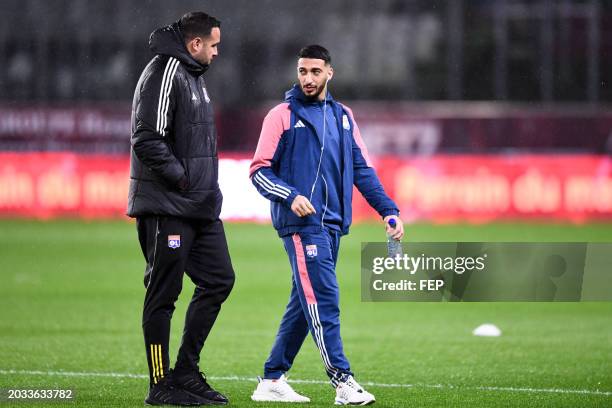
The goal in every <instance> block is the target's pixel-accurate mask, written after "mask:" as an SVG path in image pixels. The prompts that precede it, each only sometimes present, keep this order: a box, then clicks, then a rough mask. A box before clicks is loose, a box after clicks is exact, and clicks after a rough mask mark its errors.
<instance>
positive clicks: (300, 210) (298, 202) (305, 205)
mask: <svg viewBox="0 0 612 408" xmlns="http://www.w3.org/2000/svg"><path fill="white" fill-rule="evenodd" d="M291 211H293V213H294V214H295V215H297V216H298V217H306V216H307V215H312V214H316V213H317V212H316V210H315V209H314V207H313V206H312V204H311V203H310V201H308V199H307V198H306V197H304V196H303V195H298V196H297V197H295V199H294V200H293V202H292V203H291Z"/></svg>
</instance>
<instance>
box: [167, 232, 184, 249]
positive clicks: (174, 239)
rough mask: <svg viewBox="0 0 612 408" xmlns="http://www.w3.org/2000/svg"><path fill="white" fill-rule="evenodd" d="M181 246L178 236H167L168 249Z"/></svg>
mask: <svg viewBox="0 0 612 408" xmlns="http://www.w3.org/2000/svg"><path fill="white" fill-rule="evenodd" d="M180 246H181V236H180V235H168V248H172V249H176V248H179V247H180Z"/></svg>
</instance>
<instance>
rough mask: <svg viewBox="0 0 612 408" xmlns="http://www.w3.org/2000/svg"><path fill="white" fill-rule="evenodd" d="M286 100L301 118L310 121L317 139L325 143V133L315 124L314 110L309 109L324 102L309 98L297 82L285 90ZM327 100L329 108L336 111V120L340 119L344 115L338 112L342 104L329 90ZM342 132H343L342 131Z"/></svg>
mask: <svg viewBox="0 0 612 408" xmlns="http://www.w3.org/2000/svg"><path fill="white" fill-rule="evenodd" d="M285 101H286V102H289V107H290V109H291V111H292V112H294V113H295V114H296V115H297V116H299V117H300V118H301V119H303V120H305V121H306V122H308V124H309V125H310V126H311V127H312V128H313V129H314V130H315V133H316V135H317V139H319V143H320V144H323V135H322V134H321V129H318V127H317V126H315V123H317V122H316V121H314V120H313V118H312V112H313V110H312V109H309V108H311V107H313V106H315V105H316V104H322V102H320V101H318V100H313V99H312V98H309V97H307V96H306V95H304V92H302V89H301V88H300V86H299V85H297V84H295V85H293V87H292V88H291V89H289V90H288V91H287V92H285ZM326 101H327V103H328V104H329V106H328V108H327V109H332V110H333V111H334V114H335V116H336V121H338V118H339V117H342V116H341V115H342V112H338V109H340V110H341V108H340V105H339V104H338V103H336V101H335V100H334V98H333V97H332V95H331V93H330V92H329V91H328V92H327V100H326ZM340 134H342V132H340Z"/></svg>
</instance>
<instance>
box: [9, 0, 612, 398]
mask: <svg viewBox="0 0 612 408" xmlns="http://www.w3.org/2000/svg"><path fill="white" fill-rule="evenodd" d="M195 9H203V10H205V11H207V12H209V13H211V14H213V15H215V16H217V17H218V18H219V19H221V20H222V44H221V48H220V56H219V58H218V59H217V60H216V61H215V62H214V64H213V66H212V67H211V69H210V71H209V72H208V73H207V74H206V75H207V83H208V86H209V90H210V95H211V98H212V99H213V103H214V106H215V110H216V120H217V127H218V133H219V147H220V150H221V158H222V160H221V165H220V167H221V168H220V183H221V187H222V190H223V193H224V196H225V201H224V209H223V213H222V218H223V219H224V220H225V221H226V223H227V225H228V236H229V241H230V250H231V251H232V255H233V261H234V264H235V268H236V271H237V278H238V279H237V284H236V288H235V290H234V293H233V294H232V296H231V297H230V299H229V301H228V303H227V304H226V306H225V307H224V310H223V311H222V313H221V316H220V319H219V322H218V326H217V327H216V328H215V330H214V331H213V334H212V335H211V338H210V342H209V345H208V346H207V349H206V350H205V352H204V358H203V361H205V366H204V367H203V368H204V369H205V371H207V372H209V373H210V375H211V376H212V377H213V378H216V380H215V381H214V382H213V383H215V384H218V385H219V388H221V389H223V390H228V393H229V394H230V397H232V400H233V401H234V402H235V404H236V405H240V406H242V405H248V404H249V402H248V395H249V392H250V390H251V388H252V386H253V384H254V382H253V378H254V376H255V375H258V374H260V370H261V368H260V366H261V364H262V362H263V360H264V359H265V355H266V352H267V351H268V349H269V347H270V345H271V342H272V339H273V336H274V330H275V328H276V325H277V324H278V320H279V319H280V314H281V310H282V308H283V306H284V303H285V302H286V297H287V295H288V288H289V285H290V281H289V274H288V270H287V269H288V268H287V263H286V261H285V255H284V253H283V250H282V248H281V245H280V241H279V240H278V239H277V238H275V236H274V232H273V231H272V228H271V226H270V225H269V224H268V219H269V215H268V206H267V202H266V201H265V200H263V199H262V198H261V197H259V196H258V194H257V193H256V191H255V189H254V188H253V187H252V186H251V184H250V181H249V180H248V178H247V168H248V163H249V159H250V156H251V155H252V152H253V151H254V149H255V145H256V143H257V138H258V135H259V129H260V125H261V120H262V118H263V115H264V114H265V112H266V111H267V110H268V109H269V108H270V107H271V106H273V105H274V104H276V103H277V102H278V101H279V100H280V99H281V98H282V95H283V92H284V90H285V89H286V88H288V87H289V86H290V85H291V84H292V82H293V80H294V76H295V68H294V67H295V55H296V53H297V51H298V50H299V48H300V47H301V46H303V45H305V44H307V43H321V44H322V45H325V46H326V47H327V48H329V49H330V51H331V54H332V58H333V65H334V67H335V70H336V76H335V78H334V80H333V81H332V82H331V83H330V87H331V92H332V93H333V94H334V96H335V97H336V98H338V99H339V100H341V101H343V102H345V103H347V104H348V105H349V106H351V107H353V110H354V111H355V115H356V119H357V122H358V123H359V125H360V128H361V130H362V134H363V136H364V139H365V142H366V144H367V145H368V147H369V149H370V151H371V153H372V154H373V156H374V159H375V165H376V167H377V169H378V171H379V174H380V176H381V179H382V181H383V183H384V185H385V188H386V189H387V190H388V192H389V193H390V194H391V195H392V196H393V197H394V198H395V199H396V201H397V202H398V204H399V205H400V208H401V210H402V216H403V218H404V219H405V221H407V222H408V225H407V238H406V240H407V241H459V240H465V241H487V240H489V241H543V242H545V241H606V242H610V241H612V224H611V223H610V222H611V221H612V159H611V153H612V111H611V110H610V102H611V101H612V89H611V87H610V80H612V40H611V39H612V4H611V3H610V2H607V1H597V0H587V1H570V0H559V1H553V0H542V1H514V0H497V1H484V0H439V1H425V0H421V1H417V0H413V1H391V0H382V1H364V0H356V1H348V0H335V1H311V2H308V3H303V2H283V1H276V0H270V1H262V2H249V1H244V0H242V1H220V0H219V1H206V2H201V1H175V2H172V3H168V2H156V1H145V2H140V1H119V0H107V1H105V2H81V1H77V0H64V1H54V2H44V1H40V0H38V1H37V0H26V1H14V0H5V1H3V2H2V3H1V4H0V10H1V13H2V16H3V17H4V20H5V24H3V25H2V26H0V58H1V60H2V61H3V64H2V68H1V69H0V217H1V219H0V278H2V282H3V284H2V285H1V286H0V310H2V312H1V314H0V328H1V330H0V388H11V387H25V386H28V387H34V386H37V387H50V386H61V387H72V388H75V389H76V392H77V403H78V404H79V405H83V406H87V405H91V406H97V405H100V401H105V404H107V405H116V406H124V405H126V404H140V403H141V402H142V401H141V400H142V397H143V396H144V391H145V387H146V385H145V380H144V379H143V378H140V377H138V375H140V374H142V373H144V372H145V364H144V361H143V360H144V358H142V355H141V354H143V353H142V350H141V348H142V347H141V339H140V331H139V313H140V307H141V300H142V296H143V291H142V288H141V279H142V275H141V273H142V269H143V266H144V265H143V261H142V259H141V256H140V255H139V249H138V247H137V242H136V236H135V228H134V225H133V224H132V223H131V221H129V220H127V219H125V217H124V216H123V213H124V211H125V203H126V195H127V182H128V161H129V159H128V154H129V120H130V105H131V97H132V93H133V89H134V86H135V83H136V81H137V79H138V75H139V74H140V72H141V70H142V68H143V67H144V66H145V65H146V63H147V62H148V60H149V59H150V57H151V55H150V53H149V51H148V48H147V39H148V35H149V33H150V32H151V31H152V30H153V29H154V28H156V27H158V26H161V25H165V24H167V23H169V22H172V21H175V20H176V19H178V17H180V15H182V14H183V13H184V12H186V11H189V10H195ZM354 205H355V209H356V210H355V218H356V221H357V224H356V225H355V227H354V228H353V233H352V235H350V236H349V237H347V238H345V239H344V241H343V250H342V251H341V260H340V264H339V268H338V271H339V272H338V275H339V280H340V285H341V291H342V310H343V324H344V326H343V336H344V337H345V341H346V342H347V350H348V352H349V357H350V358H351V361H352V362H353V366H354V367H355V369H356V372H357V374H358V380H362V381H364V382H368V381H370V382H372V383H374V385H371V386H370V387H371V388H372V390H373V391H374V393H375V394H376V395H377V396H378V397H379V403H381V404H383V405H384V406H406V405H414V406H421V405H425V404H426V405H432V406H436V405H439V406H448V405H467V404H474V405H476V406H497V405H508V406H528V405H534V406H536V405H537V406H541V405H551V406H561V405H567V406H577V405H580V406H586V405H592V406H605V405H611V404H612V399H611V398H612V375H611V374H610V373H611V372H612V369H611V368H612V367H611V366H612V364H611V362H612V329H611V327H612V325H611V323H612V307H611V305H610V303H575V304H532V303H526V304H503V303H500V304H416V303H410V304H383V303H380V304H364V303H361V302H360V301H359V299H360V296H359V272H358V271H359V247H360V243H361V242H362V241H381V240H383V239H384V232H383V230H382V228H381V226H379V225H377V224H376V222H377V219H376V215H375V214H374V213H373V212H372V211H371V210H370V209H369V208H368V207H367V205H366V204H365V203H364V201H363V200H362V199H361V198H359V197H358V198H356V199H355V203H354ZM189 285H190V282H187V281H186V282H185V288H184V292H189V291H190V286H189ZM187 300H188V296H187V295H186V293H184V296H182V298H181V300H180V302H179V305H178V308H177V312H176V317H175V324H174V326H173V330H174V331H173V339H174V340H173V344H172V347H173V348H174V349H176V347H177V345H178V344H177V343H178V338H179V337H178V336H179V335H180V326H181V324H180V322H181V319H182V317H181V315H182V314H184V308H185V305H186V302H187ZM484 322H492V323H495V324H498V325H499V326H500V327H501V329H502V331H503V335H502V337H500V338H498V339H480V338H475V337H473V336H472V335H471V330H472V329H473V328H474V327H476V326H477V325H478V324H480V323H484ZM319 366H320V364H319V359H318V357H317V355H316V351H315V349H314V346H313V345H312V344H308V343H307V344H306V345H305V349H304V351H303V355H301V356H300V358H299V359H298V361H297V363H296V368H295V373H294V374H293V375H294V378H296V379H298V380H303V381H305V382H302V383H300V387H303V389H305V390H307V391H309V392H310V393H311V394H312V395H315V403H316V404H321V405H322V406H326V405H329V401H330V400H331V393H330V390H328V387H327V386H326V385H324V384H323V380H324V378H323V373H322V370H321V367H319ZM309 381H310V382H309ZM312 381H314V382H312ZM316 381H320V383H317V382H316Z"/></svg>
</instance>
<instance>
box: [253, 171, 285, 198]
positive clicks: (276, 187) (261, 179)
mask: <svg viewBox="0 0 612 408" xmlns="http://www.w3.org/2000/svg"><path fill="white" fill-rule="evenodd" d="M253 178H254V180H255V181H256V182H257V184H259V186H260V187H261V188H263V189H264V190H265V191H267V192H268V193H270V194H274V195H275V196H277V197H280V198H282V199H284V200H285V199H287V197H289V194H291V190H289V189H288V188H287V187H284V186H281V185H280V184H276V183H273V182H272V181H271V180H270V179H269V178H267V177H266V176H264V175H263V174H262V173H261V171H258V172H257V173H255V176H254V177H253Z"/></svg>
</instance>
